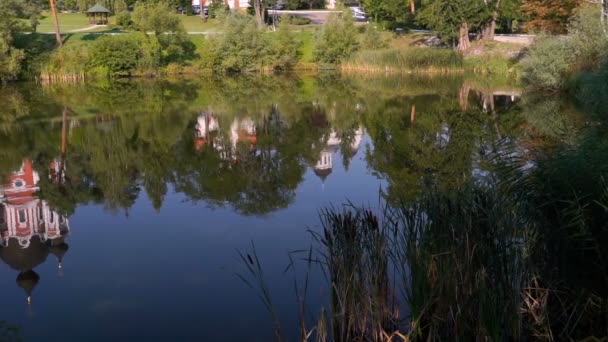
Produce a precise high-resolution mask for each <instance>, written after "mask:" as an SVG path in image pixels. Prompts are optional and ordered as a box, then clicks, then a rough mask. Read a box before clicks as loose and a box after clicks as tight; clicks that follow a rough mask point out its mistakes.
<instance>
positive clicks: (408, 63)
mask: <svg viewBox="0 0 608 342" xmlns="http://www.w3.org/2000/svg"><path fill="white" fill-rule="evenodd" d="M341 69H342V70H344V71H364V72H389V73H456V72H463V71H464V64H463V56H462V55H461V54H460V53H458V52H455V51H453V50H449V49H432V48H408V49H382V50H363V51H360V52H358V53H357V54H355V56H354V57H352V58H351V59H349V60H348V61H345V62H344V63H343V64H342V66H341Z"/></svg>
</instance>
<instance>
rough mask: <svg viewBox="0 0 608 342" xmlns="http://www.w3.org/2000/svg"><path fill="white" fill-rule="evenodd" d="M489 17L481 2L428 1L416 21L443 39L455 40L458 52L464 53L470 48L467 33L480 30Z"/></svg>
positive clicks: (463, 0) (458, 0) (477, 0)
mask: <svg viewBox="0 0 608 342" xmlns="http://www.w3.org/2000/svg"><path fill="white" fill-rule="evenodd" d="M489 16H490V15H489V13H488V6H486V4H485V2H484V1H483V0H429V1H428V3H427V6H426V7H424V8H423V10H422V11H420V12H419V13H418V16H417V19H418V20H419V21H420V22H421V23H422V24H424V25H426V26H427V27H429V28H430V29H432V30H435V31H437V32H439V33H440V34H441V35H442V37H443V38H444V39H447V40H450V41H454V40H456V41H457V42H458V45H457V48H458V50H459V51H464V50H467V49H468V48H469V47H470V46H471V42H470V40H469V33H470V32H471V31H472V30H476V29H478V28H480V27H481V26H482V24H483V23H485V22H486V21H487V18H488V17H489Z"/></svg>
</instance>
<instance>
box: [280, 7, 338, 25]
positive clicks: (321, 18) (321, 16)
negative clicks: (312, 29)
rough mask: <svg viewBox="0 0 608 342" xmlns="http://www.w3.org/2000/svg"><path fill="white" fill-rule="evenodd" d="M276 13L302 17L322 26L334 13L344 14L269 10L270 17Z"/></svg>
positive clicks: (328, 11)
mask: <svg viewBox="0 0 608 342" xmlns="http://www.w3.org/2000/svg"><path fill="white" fill-rule="evenodd" d="M274 13H276V14H277V15H280V16H283V15H292V16H294V17H302V18H308V19H310V21H311V24H316V25H322V24H324V23H325V22H326V21H327V18H328V17H329V15H330V14H332V13H342V12H341V11H330V10H327V11H274V10H269V11H268V15H273V14H274Z"/></svg>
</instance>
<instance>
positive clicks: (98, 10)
mask: <svg viewBox="0 0 608 342" xmlns="http://www.w3.org/2000/svg"><path fill="white" fill-rule="evenodd" d="M87 13H110V10H109V9H107V8H105V7H103V6H101V5H100V4H96V5H95V6H93V7H91V8H89V9H88V10H87Z"/></svg>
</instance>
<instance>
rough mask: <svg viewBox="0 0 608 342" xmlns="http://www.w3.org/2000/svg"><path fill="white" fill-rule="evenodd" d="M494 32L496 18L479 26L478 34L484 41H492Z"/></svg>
mask: <svg viewBox="0 0 608 342" xmlns="http://www.w3.org/2000/svg"><path fill="white" fill-rule="evenodd" d="M495 32H496V19H495V18H492V20H491V21H490V22H489V23H487V24H485V25H484V26H483V27H482V28H481V34H480V35H479V39H480V40H485V41H493V40H494V35H495Z"/></svg>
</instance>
